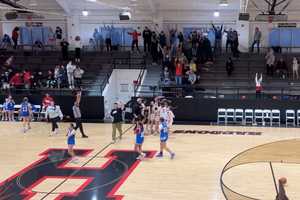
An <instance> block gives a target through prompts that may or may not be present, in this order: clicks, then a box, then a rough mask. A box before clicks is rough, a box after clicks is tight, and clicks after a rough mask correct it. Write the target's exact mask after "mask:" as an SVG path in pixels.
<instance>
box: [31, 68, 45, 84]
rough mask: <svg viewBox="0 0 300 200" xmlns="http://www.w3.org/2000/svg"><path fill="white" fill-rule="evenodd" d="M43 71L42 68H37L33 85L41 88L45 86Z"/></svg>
mask: <svg viewBox="0 0 300 200" xmlns="http://www.w3.org/2000/svg"><path fill="white" fill-rule="evenodd" d="M43 79H44V76H43V72H42V71H40V70H37V71H35V72H34V75H33V78H32V82H33V83H32V85H33V87H34V88H41V87H43Z"/></svg>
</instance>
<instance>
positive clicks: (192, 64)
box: [190, 58, 197, 74]
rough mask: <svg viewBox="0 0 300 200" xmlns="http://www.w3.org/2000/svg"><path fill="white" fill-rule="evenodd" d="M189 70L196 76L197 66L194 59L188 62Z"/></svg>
mask: <svg viewBox="0 0 300 200" xmlns="http://www.w3.org/2000/svg"><path fill="white" fill-rule="evenodd" d="M190 70H192V71H193V72H194V73H195V74H197V64H196V63H195V58H193V59H192V60H191V62H190Z"/></svg>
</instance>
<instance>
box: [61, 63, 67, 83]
mask: <svg viewBox="0 0 300 200" xmlns="http://www.w3.org/2000/svg"><path fill="white" fill-rule="evenodd" d="M60 74H61V87H68V75H67V70H66V68H65V66H64V65H61V66H60Z"/></svg>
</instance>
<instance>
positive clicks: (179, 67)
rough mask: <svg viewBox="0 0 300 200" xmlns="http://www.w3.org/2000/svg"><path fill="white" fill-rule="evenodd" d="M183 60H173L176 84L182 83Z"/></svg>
mask: <svg viewBox="0 0 300 200" xmlns="http://www.w3.org/2000/svg"><path fill="white" fill-rule="evenodd" d="M182 72H183V62H182V61H181V60H179V59H178V58H177V59H176V61H175V81H176V85H182Z"/></svg>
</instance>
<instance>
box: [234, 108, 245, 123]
mask: <svg viewBox="0 0 300 200" xmlns="http://www.w3.org/2000/svg"><path fill="white" fill-rule="evenodd" d="M234 116H235V117H234V122H235V123H237V124H243V123H244V110H243V109H235V114H234Z"/></svg>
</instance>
